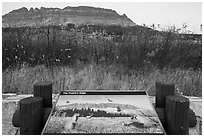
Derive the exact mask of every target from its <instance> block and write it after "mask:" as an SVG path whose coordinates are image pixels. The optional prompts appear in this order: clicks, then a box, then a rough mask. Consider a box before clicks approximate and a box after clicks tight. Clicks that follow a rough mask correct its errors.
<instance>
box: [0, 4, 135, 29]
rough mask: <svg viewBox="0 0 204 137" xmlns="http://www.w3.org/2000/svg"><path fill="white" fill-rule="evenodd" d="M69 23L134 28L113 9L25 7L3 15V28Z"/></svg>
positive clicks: (129, 21) (124, 16)
mask: <svg viewBox="0 0 204 137" xmlns="http://www.w3.org/2000/svg"><path fill="white" fill-rule="evenodd" d="M68 23H72V24H75V25H76V26H79V25H81V24H95V25H113V24H114V25H121V26H133V25H135V23H134V22H133V21H131V20H130V19H129V18H128V17H127V16H126V15H125V14H123V15H119V14H118V13H117V12H116V11H114V10H111V9H103V8H95V7H87V6H79V7H69V6H68V7H65V8H64V9H59V8H44V7H41V8H40V9H38V8H35V9H33V8H31V9H30V10H28V9H27V8H25V7H23V8H20V9H17V10H13V11H11V12H10V13H8V14H6V15H3V17H2V27H23V26H36V27H40V26H47V25H66V24H68Z"/></svg>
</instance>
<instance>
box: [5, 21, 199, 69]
mask: <svg viewBox="0 0 204 137" xmlns="http://www.w3.org/2000/svg"><path fill="white" fill-rule="evenodd" d="M184 36H185V35H180V34H177V33H175V31H174V30H169V31H167V32H158V31H155V30H152V29H150V28H147V27H141V26H132V27H121V26H114V25H112V26H100V25H83V26H78V27H76V26H75V25H74V24H68V25H67V26H46V27H40V28H34V27H22V28H3V29H2V67H3V69H6V68H8V67H16V66H18V65H19V64H22V63H28V64H30V65H32V66H35V65H39V64H45V65H47V66H53V65H75V64H77V63H78V62H82V63H84V64H89V63H91V62H95V63H96V64H116V65H123V66H125V67H128V68H133V69H136V68H137V69H144V68H147V67H148V66H156V67H158V68H164V67H170V68H178V67H179V68H183V69H188V68H193V69H199V68H201V66H202V43H201V41H202V40H201V37H198V38H200V39H199V40H198V39H196V40H195V39H191V37H184ZM196 38H197V37H196Z"/></svg>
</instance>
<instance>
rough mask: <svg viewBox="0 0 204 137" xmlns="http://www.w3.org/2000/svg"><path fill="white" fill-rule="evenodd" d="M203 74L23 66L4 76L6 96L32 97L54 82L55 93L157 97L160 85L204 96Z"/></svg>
mask: <svg viewBox="0 0 204 137" xmlns="http://www.w3.org/2000/svg"><path fill="white" fill-rule="evenodd" d="M201 74H202V71H201V70H196V71H195V70H190V69H189V70H181V69H162V70H159V69H156V68H151V70H149V71H145V72H144V71H136V70H131V71H130V70H126V69H125V68H123V67H118V66H111V65H110V66H102V65H96V64H94V63H92V64H90V65H87V66H84V67H82V66H80V65H78V66H75V67H74V68H71V67H62V66H61V67H59V66H58V67H57V66H56V67H53V68H52V69H51V68H47V67H45V66H44V65H40V66H35V67H29V66H28V65H25V64H24V65H22V66H21V67H19V68H15V69H6V70H4V71H3V74H2V90H3V93H10V92H12V93H17V94H31V93H33V85H34V84H35V83H37V82H52V83H53V92H54V93H59V92H60V91H62V90H102V89H103V90H146V91H147V92H148V94H149V95H154V94H155V83H156V81H162V82H169V83H174V84H175V85H176V89H177V93H179V94H184V95H190V96H192V95H193V96H202V75H201Z"/></svg>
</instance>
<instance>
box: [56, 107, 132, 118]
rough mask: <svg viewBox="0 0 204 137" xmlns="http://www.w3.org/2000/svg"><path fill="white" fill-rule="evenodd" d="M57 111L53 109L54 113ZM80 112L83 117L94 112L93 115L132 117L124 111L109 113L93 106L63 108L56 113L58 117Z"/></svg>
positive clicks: (70, 115)
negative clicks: (92, 107)
mask: <svg viewBox="0 0 204 137" xmlns="http://www.w3.org/2000/svg"><path fill="white" fill-rule="evenodd" d="M55 113H56V112H55V111H53V114H55ZM76 113H79V114H80V115H81V116H82V117H86V116H90V114H92V117H130V116H131V115H129V114H122V113H108V112H106V111H105V110H100V109H98V110H94V109H91V108H82V109H66V110H61V111H59V112H58V113H56V114H55V116H58V117H62V116H65V117H72V116H73V115H74V114H76Z"/></svg>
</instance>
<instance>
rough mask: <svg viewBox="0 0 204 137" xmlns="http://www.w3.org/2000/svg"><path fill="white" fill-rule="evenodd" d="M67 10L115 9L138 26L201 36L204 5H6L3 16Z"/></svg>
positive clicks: (127, 3)
mask: <svg viewBox="0 0 204 137" xmlns="http://www.w3.org/2000/svg"><path fill="white" fill-rule="evenodd" d="M66 6H94V7H101V8H108V9H113V10H115V11H116V12H117V13H119V14H120V15H122V14H124V13H125V14H126V15H127V16H128V17H129V18H130V19H131V20H132V21H134V22H135V23H136V24H138V25H141V24H146V25H148V26H150V25H151V24H155V26H157V25H158V24H160V26H161V27H162V28H165V29H167V28H168V27H169V26H172V25H175V26H176V27H177V28H181V27H182V24H183V23H187V25H188V28H187V29H188V30H190V31H192V32H194V33H201V31H200V24H202V3H201V2H163V3H162V2H124V1H119V2H83V3H82V2H77V3H76V2H59V3H56V2H47V3H46V2H42V3H39V2H3V3H2V15H4V14H7V13H8V12H10V11H12V10H14V9H18V8H21V7H27V8H28V9H30V8H31V7H33V8H35V7H38V8H40V7H53V8H56V7H57V8H64V7H66Z"/></svg>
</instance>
